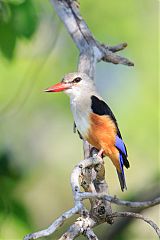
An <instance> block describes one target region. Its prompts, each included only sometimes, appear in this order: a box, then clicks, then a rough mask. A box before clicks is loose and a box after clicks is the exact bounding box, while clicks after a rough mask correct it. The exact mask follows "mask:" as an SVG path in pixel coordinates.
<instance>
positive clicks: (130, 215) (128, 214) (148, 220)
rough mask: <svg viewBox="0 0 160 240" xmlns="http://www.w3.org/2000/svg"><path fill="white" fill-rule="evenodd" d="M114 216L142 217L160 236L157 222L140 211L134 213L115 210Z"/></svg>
mask: <svg viewBox="0 0 160 240" xmlns="http://www.w3.org/2000/svg"><path fill="white" fill-rule="evenodd" d="M112 217H113V218H117V217H132V218H138V219H141V220H143V221H145V222H146V223H148V224H149V225H150V226H151V227H152V228H153V229H154V230H155V231H156V233H157V235H158V237H159V238H160V229H159V227H158V226H157V224H155V223H154V222H153V221H152V220H151V219H149V218H148V217H144V216H143V215H141V214H139V213H133V212H114V213H113V214H112Z"/></svg>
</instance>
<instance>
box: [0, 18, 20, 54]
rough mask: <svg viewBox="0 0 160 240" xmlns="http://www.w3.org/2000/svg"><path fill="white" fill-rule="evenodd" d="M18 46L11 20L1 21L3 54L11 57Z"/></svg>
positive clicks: (0, 39)
mask: <svg viewBox="0 0 160 240" xmlns="http://www.w3.org/2000/svg"><path fill="white" fill-rule="evenodd" d="M15 46H16V33H15V31H14V29H13V28H12V24H11V22H9V23H0V49H1V51H2V53H3V55H4V56H5V57H6V58H8V59H11V58H12V57H13V53H14V49H15Z"/></svg>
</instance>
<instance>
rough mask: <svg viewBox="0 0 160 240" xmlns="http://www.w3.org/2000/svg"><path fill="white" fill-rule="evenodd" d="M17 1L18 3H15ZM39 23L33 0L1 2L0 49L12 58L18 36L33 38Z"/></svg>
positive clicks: (7, 56)
mask: <svg viewBox="0 0 160 240" xmlns="http://www.w3.org/2000/svg"><path fill="white" fill-rule="evenodd" d="M15 3H16V4H15ZM37 25H38V17H37V15H36V11H35V8H34V5H33V2H32V0H27V1H26V0H25V1H24V0H23V1H20V0H18V1H17V0H14V1H13V0H12V1H11V0H10V1H5V2H4V1H2V2H0V49H1V51H2V53H3V55H4V56H5V57H6V58H8V59H12V57H13V55H14V50H15V47H16V43H17V39H18V38H22V37H24V38H28V39H29V38H31V36H32V35H33V33H34V32H35V30H36V28H37Z"/></svg>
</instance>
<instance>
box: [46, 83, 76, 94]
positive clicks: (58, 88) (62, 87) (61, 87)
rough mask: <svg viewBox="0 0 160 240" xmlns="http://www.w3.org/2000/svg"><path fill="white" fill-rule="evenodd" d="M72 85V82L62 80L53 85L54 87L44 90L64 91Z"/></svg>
mask: <svg viewBox="0 0 160 240" xmlns="http://www.w3.org/2000/svg"><path fill="white" fill-rule="evenodd" d="M70 87H71V84H70V83H63V82H60V83H57V84H55V85H53V86H52V87H49V88H47V89H45V90H44V91H45V92H62V91H64V90H66V89H69V88H70Z"/></svg>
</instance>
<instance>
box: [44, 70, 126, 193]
mask: <svg viewBox="0 0 160 240" xmlns="http://www.w3.org/2000/svg"><path fill="white" fill-rule="evenodd" d="M44 91H45V92H62V91H63V92H64V93H66V94H67V95H69V97H70V106H71V111H72V114H73V118H74V122H75V126H76V128H77V130H78V132H79V134H80V136H81V137H82V139H83V140H86V141H88V143H89V144H91V145H92V146H93V147H95V148H96V149H97V150H98V155H99V156H108V157H109V158H110V159H111V161H112V163H113V165H114V166H115V168H116V170H117V174H118V178H119V182H120V187H121V190H122V191H124V189H126V190H127V185H126V180H125V174H124V166H125V167H126V168H129V167H130V164H129V161H128V154H127V149H126V146H125V143H124V141H123V139H122V135H121V133H120V130H119V127H118V123H117V120H116V118H115V115H114V114H113V112H112V110H111V109H110V107H109V106H108V105H107V103H106V102H105V101H104V100H103V99H102V97H101V96H100V95H99V94H98V93H97V90H96V87H95V83H94V81H93V80H92V79H91V78H90V77H89V76H88V75H87V74H86V73H82V72H73V73H68V74H66V75H65V76H64V77H63V79H62V80H61V82H59V83H57V84H55V85H53V86H51V87H49V88H47V89H45V90H44Z"/></svg>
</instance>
